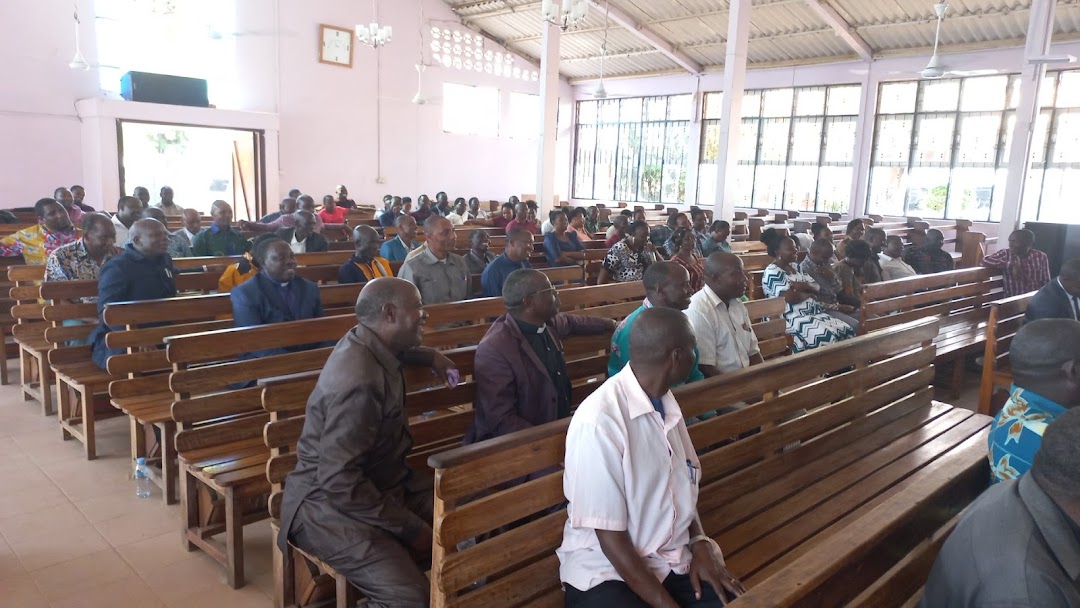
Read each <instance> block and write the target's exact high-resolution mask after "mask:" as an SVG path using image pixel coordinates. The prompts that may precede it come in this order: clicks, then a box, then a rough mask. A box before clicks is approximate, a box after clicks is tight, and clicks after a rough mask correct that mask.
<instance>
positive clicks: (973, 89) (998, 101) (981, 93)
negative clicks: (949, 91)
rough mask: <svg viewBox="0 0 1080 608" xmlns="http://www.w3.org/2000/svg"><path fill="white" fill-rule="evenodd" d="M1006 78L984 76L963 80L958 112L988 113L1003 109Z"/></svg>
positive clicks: (1007, 78) (1007, 80) (1006, 84)
mask: <svg viewBox="0 0 1080 608" xmlns="http://www.w3.org/2000/svg"><path fill="white" fill-rule="evenodd" d="M1008 84H1009V77H1008V76H986V77H982V78H966V79H964V86H963V89H964V90H963V93H962V96H961V97H962V98H961V100H960V110H961V111H963V112H990V111H993V110H1004V109H1005V89H1006V87H1007V86H1008Z"/></svg>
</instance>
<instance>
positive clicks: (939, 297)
mask: <svg viewBox="0 0 1080 608" xmlns="http://www.w3.org/2000/svg"><path fill="white" fill-rule="evenodd" d="M1001 289H1002V280H1001V276H1000V275H997V274H995V273H994V272H993V271H992V270H990V269H987V268H968V269H961V270H952V271H949V272H941V273H937V274H927V275H918V276H913V277H907V278H903V279H896V280H893V281H885V282H882V283H873V284H870V285H864V286H863V289H862V294H861V295H860V298H861V301H862V307H861V316H860V319H859V334H866V333H868V332H873V331H877V330H880V329H884V328H888V327H893V326H896V325H899V324H903V323H906V322H909V321H912V320H914V319H919V318H922V317H928V316H932V317H936V318H937V319H938V320H939V321H940V330H939V333H938V335H937V337H935V339H934V345H935V347H936V348H937V363H948V362H954V365H953V378H952V387H951V388H952V393H953V396H954V397H956V396H959V392H960V390H961V389H962V387H963V381H964V374H965V371H966V370H965V362H964V359H965V358H966V357H967V356H969V355H973V354H977V353H980V352H981V351H982V350H983V347H984V345H985V342H986V328H987V321H988V319H989V315H990V307H989V306H988V305H987V304H988V303H989V302H990V301H992V300H994V299H995V298H997V297H1000V294H1001Z"/></svg>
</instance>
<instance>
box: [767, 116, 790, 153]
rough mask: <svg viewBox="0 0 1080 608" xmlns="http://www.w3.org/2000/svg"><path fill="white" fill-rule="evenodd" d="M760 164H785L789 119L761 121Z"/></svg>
mask: <svg viewBox="0 0 1080 608" xmlns="http://www.w3.org/2000/svg"><path fill="white" fill-rule="evenodd" d="M761 122H762V125H761V154H760V156H759V161H760V162H781V163H782V162H787V154H788V138H789V136H790V131H791V119H790V118H771V119H765V120H762V121H761Z"/></svg>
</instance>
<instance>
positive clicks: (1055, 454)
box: [1031, 408, 1080, 503]
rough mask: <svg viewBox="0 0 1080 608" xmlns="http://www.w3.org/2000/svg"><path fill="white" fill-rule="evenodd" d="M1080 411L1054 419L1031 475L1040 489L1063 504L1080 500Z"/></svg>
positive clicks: (1077, 409)
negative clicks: (1079, 439)
mask: <svg viewBox="0 0 1080 608" xmlns="http://www.w3.org/2000/svg"><path fill="white" fill-rule="evenodd" d="M1077 437H1080V408H1074V409H1071V410H1069V411H1067V412H1065V413H1064V414H1062V415H1060V416H1058V417H1057V418H1055V419H1054V423H1053V424H1051V425H1049V426H1047V427H1046V431H1044V432H1043V437H1042V442H1041V443H1040V445H1039V451H1037V452H1035V460H1034V462H1032V465H1031V474H1032V475H1033V476H1034V477H1035V480H1036V481H1038V482H1039V486H1040V487H1041V488H1042V489H1043V490H1044V491H1045V492H1046V493H1047V494H1050V495H1051V496H1053V497H1054V498H1055V499H1057V500H1058V502H1059V503H1061V502H1066V501H1068V502H1072V503H1076V502H1078V501H1080V441H1077V440H1076V438H1077Z"/></svg>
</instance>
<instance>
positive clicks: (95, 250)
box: [45, 213, 120, 304]
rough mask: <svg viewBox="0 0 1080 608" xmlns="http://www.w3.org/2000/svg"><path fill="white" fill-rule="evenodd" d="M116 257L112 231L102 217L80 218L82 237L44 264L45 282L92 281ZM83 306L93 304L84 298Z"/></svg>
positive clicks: (114, 232)
mask: <svg viewBox="0 0 1080 608" xmlns="http://www.w3.org/2000/svg"><path fill="white" fill-rule="evenodd" d="M119 254H120V249H118V248H117V247H116V229H115V228H113V225H112V221H111V220H110V219H109V216H108V215H106V214H104V213H87V214H85V215H83V235H82V238H81V239H79V240H77V241H75V242H74V243H71V244H68V245H64V246H63V247H60V248H58V249H56V250H54V251H53V252H52V253H50V254H49V260H48V261H47V262H46V263H45V280H46V281H96V280H98V278H99V277H100V276H101V267H102V266H104V265H105V262H108V261H109V260H111V259H112V258H113V257H114V256H117V255H119ZM81 301H82V302H83V303H86V304H90V303H93V302H97V298H93V297H87V298H82V299H81Z"/></svg>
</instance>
